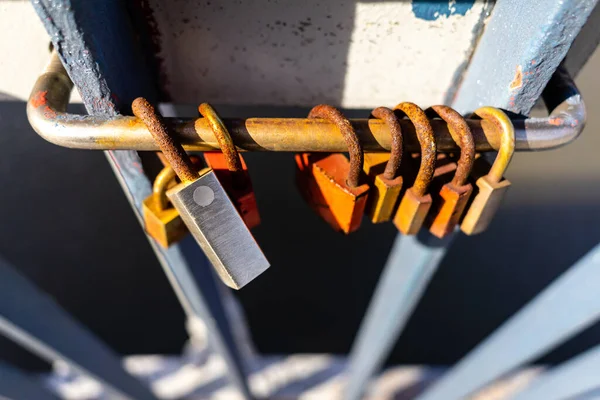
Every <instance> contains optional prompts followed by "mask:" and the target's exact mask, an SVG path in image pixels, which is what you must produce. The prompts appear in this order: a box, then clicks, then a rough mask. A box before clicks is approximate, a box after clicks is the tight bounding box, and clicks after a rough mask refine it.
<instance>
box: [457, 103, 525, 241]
mask: <svg viewBox="0 0 600 400" xmlns="http://www.w3.org/2000/svg"><path fill="white" fill-rule="evenodd" d="M474 114H475V115H477V116H479V117H481V118H482V121H481V125H482V126H483V127H485V126H486V125H487V126H488V129H492V130H493V129H496V130H497V131H499V132H500V133H501V141H500V149H498V155H497V156H496V160H495V161H494V163H493V165H492V166H491V167H489V165H488V164H487V161H485V159H484V158H483V157H479V158H478V159H477V160H476V161H475V166H474V168H473V173H474V174H478V175H479V176H480V177H478V176H475V177H474V178H476V179H477V180H476V186H477V187H476V188H475V191H476V193H475V196H474V198H473V201H472V203H471V204H470V205H469V208H468V210H467V212H466V213H465V216H464V218H463V220H462V222H461V225H460V229H461V230H462V231H463V232H464V233H466V234H467V235H475V234H477V233H481V232H483V231H485V230H486V229H487V227H488V226H489V224H490V222H491V221H492V219H493V218H494V215H495V214H496V211H497V210H498V208H499V207H500V203H501V202H502V199H503V197H504V195H505V194H506V192H507V191H508V188H509V187H510V182H509V181H508V180H507V179H504V178H503V175H504V172H505V171H506V168H507V167H508V164H509V163H510V160H511V158H512V156H513V153H514V151H515V130H514V127H513V124H512V122H511V120H510V118H509V117H508V116H507V115H506V114H505V113H504V112H503V111H502V110H499V109H497V108H494V107H481V108H479V109H477V110H476V111H475V112H474ZM484 129H485V128H484ZM486 167H487V170H488V172H487V174H486V175H483V174H484V173H485V172H481V169H482V168H484V169H485V168H486ZM481 175H482V176H481Z"/></svg>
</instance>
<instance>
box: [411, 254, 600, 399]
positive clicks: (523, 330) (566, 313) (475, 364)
mask: <svg viewBox="0 0 600 400" xmlns="http://www.w3.org/2000/svg"><path fill="white" fill-rule="evenodd" d="M599 280H600V245H597V246H596V247H595V248H594V249H592V250H591V251H590V252H589V253H588V254H587V255H586V256H585V257H583V258H582V259H581V260H580V261H578V262H577V263H576V264H575V265H573V266H572V267H571V268H570V269H569V270H568V271H567V272H565V273H564V274H562V275H561V276H560V277H558V278H557V279H556V280H555V281H554V282H553V283H551V284H550V285H549V286H548V287H547V288H546V289H544V290H543V291H542V292H541V293H540V294H538V295H537V296H536V297H535V298H534V299H533V300H532V301H530V302H529V303H528V304H527V305H526V306H525V307H523V308H522V309H521V310H519V312H517V313H516V314H515V315H514V316H512V317H511V318H510V319H509V320H508V321H506V322H505V323H504V324H502V326H501V327H499V328H498V329H496V330H495V331H494V332H493V333H492V334H491V335H490V336H488V337H487V338H486V339H485V340H484V341H483V342H482V343H480V344H479V345H478V346H477V347H475V349H473V350H472V351H471V352H470V353H469V354H467V355H466V356H465V357H464V358H463V359H462V360H461V361H459V362H458V364H457V365H456V366H454V367H453V368H452V369H451V370H450V371H449V372H448V373H447V374H446V375H444V376H443V377H442V378H441V379H440V381H439V382H437V383H436V384H435V385H434V386H433V387H432V388H431V389H429V390H428V391H426V392H425V393H424V394H423V396H421V397H419V400H438V399H439V400H441V399H443V400H454V399H463V398H465V397H466V396H468V395H470V394H472V393H474V392H475V391H476V390H478V389H480V388H482V387H483V386H484V385H486V384H488V383H490V382H492V381H493V380H495V379H497V378H499V377H501V376H503V375H505V374H507V373H509V372H510V371H512V370H513V369H515V368H517V367H518V366H520V365H522V364H524V363H526V362H528V361H531V360H533V359H534V358H536V357H539V356H541V355H542V354H544V353H545V352H547V351H548V350H550V349H552V348H553V347H555V346H556V345H558V344H560V343H562V342H564V341H565V340H567V339H569V338H570V337H572V336H573V335H575V334H577V333H578V332H580V331H582V330H583V329H585V328H586V327H588V326H590V325H591V324H593V323H594V322H596V321H597V320H598V319H599V318H600V296H599V295H598V285H597V282H598V281H599Z"/></svg>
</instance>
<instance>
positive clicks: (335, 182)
mask: <svg viewBox="0 0 600 400" xmlns="http://www.w3.org/2000/svg"><path fill="white" fill-rule="evenodd" d="M308 118H318V119H324V120H327V121H329V122H332V123H334V124H336V125H337V126H338V128H339V129H340V131H341V133H342V135H343V136H344V139H345V141H346V143H347V144H348V149H349V154H350V162H348V159H346V157H345V156H344V155H342V154H313V153H303V154H297V155H296V165H297V167H298V172H297V175H296V178H297V182H298V185H299V188H300V191H301V193H302V194H303V196H304V198H305V199H306V200H307V202H308V204H309V205H310V206H311V208H312V209H313V210H314V211H315V212H316V213H317V214H318V215H319V216H320V217H321V218H323V219H324V220H325V221H326V222H327V223H328V224H329V225H330V226H331V227H333V228H334V229H335V230H337V231H341V232H344V233H350V232H354V231H355V230H357V229H358V228H359V227H360V223H361V220H362V216H363V214H364V209H365V205H366V201H367V194H368V192H369V185H367V184H366V183H362V184H361V183H360V181H361V180H362V179H363V177H362V166H363V162H364V160H363V152H362V146H361V144H360V142H359V141H358V136H357V135H356V132H354V129H353V128H352V125H351V124H350V121H348V120H347V119H346V118H345V117H344V116H343V115H342V113H341V112H340V111H339V110H337V109H336V108H334V107H331V106H328V105H323V104H321V105H318V106H316V107H314V108H313V109H312V110H311V111H310V113H309V115H308Z"/></svg>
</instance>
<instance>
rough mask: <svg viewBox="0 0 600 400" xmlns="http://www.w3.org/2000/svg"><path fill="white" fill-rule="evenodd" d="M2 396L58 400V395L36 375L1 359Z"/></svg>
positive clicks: (0, 387) (0, 395) (0, 382)
mask: <svg viewBox="0 0 600 400" xmlns="http://www.w3.org/2000/svg"><path fill="white" fill-rule="evenodd" d="M0 398H8V399H14V400H20V399H36V400H58V397H57V396H55V395H54V394H53V393H52V392H50V391H49V390H48V389H47V388H46V387H44V386H43V385H42V384H41V383H40V382H39V381H38V380H36V379H34V377H32V376H31V375H29V374H27V373H26V372H23V371H21V370H20V369H18V368H16V367H14V366H12V365H9V364H7V363H5V362H2V361H0Z"/></svg>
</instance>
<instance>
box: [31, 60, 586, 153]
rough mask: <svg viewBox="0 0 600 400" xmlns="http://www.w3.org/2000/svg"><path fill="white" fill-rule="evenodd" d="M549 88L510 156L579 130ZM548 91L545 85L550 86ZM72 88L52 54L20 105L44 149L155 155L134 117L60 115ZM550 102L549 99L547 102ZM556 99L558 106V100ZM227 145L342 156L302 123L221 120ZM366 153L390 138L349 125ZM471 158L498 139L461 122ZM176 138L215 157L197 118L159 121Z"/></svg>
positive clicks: (565, 103)
mask: <svg viewBox="0 0 600 400" xmlns="http://www.w3.org/2000/svg"><path fill="white" fill-rule="evenodd" d="M554 82H555V84H556V87H554V86H553V87H550V84H549V88H548V90H546V92H547V93H549V95H548V97H547V96H546V93H545V94H544V98H545V100H546V104H547V105H550V104H557V106H556V107H551V109H552V111H551V113H550V116H549V117H547V118H528V119H518V120H513V123H514V125H515V134H516V146H515V148H516V150H518V151H527V150H548V149H553V148H556V147H560V146H562V145H565V144H567V143H569V142H571V141H573V140H574V139H575V138H576V137H577V136H578V135H579V134H580V133H581V131H582V130H583V127H584V125H585V119H586V113H585V105H584V102H583V99H582V98H581V96H580V95H579V92H578V91H577V88H576V87H575V85H574V84H573V82H572V80H571V79H570V77H569V76H568V75H567V74H565V73H563V74H558V75H557V77H556V79H554ZM551 83H552V82H551ZM72 88H73V84H72V82H71V80H70V79H69V76H68V75H67V73H66V71H65V69H64V68H63V66H62V64H61V63H60V60H59V59H58V57H57V56H56V54H55V53H53V54H52V57H51V60H50V63H49V64H48V66H47V67H46V69H45V71H44V73H43V74H42V75H41V76H40V77H39V78H38V80H37V82H36V83H35V86H34V88H33V90H32V93H31V97H30V98H29V102H28V103H27V116H28V118H29V122H30V123H31V126H32V127H33V129H35V131H36V132H37V133H38V134H39V135H40V136H42V137H43V138H44V139H46V140H48V141H49V142H51V143H54V144H57V145H59V146H63V147H71V148H79V149H91V150H108V149H112V150H117V149H119V150H125V149H129V150H153V151H155V150H159V149H158V146H157V145H156V143H155V142H154V140H153V139H152V136H151V135H150V132H148V130H147V128H146V126H145V125H144V124H143V123H142V122H141V121H140V120H139V119H138V118H135V117H130V116H117V117H102V116H92V115H89V116H87V115H76V114H69V113H66V112H65V111H66V108H67V104H68V102H69V96H70V93H71V90H72ZM549 97H550V98H549ZM557 99H559V100H557ZM224 122H225V125H226V126H227V128H228V129H229V131H230V133H231V136H232V138H233V141H234V143H235V144H236V146H237V147H238V148H239V149H240V150H245V151H290V152H298V151H311V152H319V151H323V152H344V151H347V147H346V143H345V141H344V138H343V136H342V135H341V134H340V133H339V131H338V129H337V128H336V126H335V125H334V124H332V123H330V122H326V121H323V120H311V119H303V118H248V119H225V120H224ZM351 122H352V125H353V126H354V128H355V130H356V132H357V133H358V135H359V138H360V141H361V143H362V145H363V148H364V150H365V151H371V152H377V151H389V149H390V145H391V136H390V132H389V130H388V128H387V126H386V125H385V124H384V123H383V122H382V121H380V120H378V119H357V120H352V121H351ZM467 122H468V123H469V126H470V127H471V130H472V132H473V136H474V139H475V144H476V148H477V151H492V150H497V149H498V148H499V146H500V133H499V132H498V131H497V128H496V127H495V126H494V125H493V124H487V123H483V124H482V123H481V121H479V120H472V119H469V120H467ZM166 123H167V124H168V125H170V126H171V128H172V131H173V132H174V134H175V136H176V138H177V139H178V140H179V141H180V142H181V143H182V144H183V146H184V147H185V148H186V149H187V150H199V151H204V150H214V149H218V148H219V146H218V143H217V139H216V138H215V136H214V134H213V132H212V129H211V128H210V126H209V124H208V122H207V121H206V120H205V119H204V118H198V119H196V120H182V119H177V118H166ZM432 126H433V128H434V132H435V134H436V141H437V148H438V151H443V152H449V151H457V150H458V147H457V145H456V144H455V143H454V141H453V140H452V137H451V136H450V133H449V132H448V129H447V127H446V124H445V122H443V121H441V120H433V121H432ZM402 132H403V135H404V143H405V150H407V151H410V152H418V151H419V149H420V147H419V144H418V141H417V137H416V135H415V132H414V128H413V126H412V124H411V123H410V122H409V121H406V120H403V121H402Z"/></svg>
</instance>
